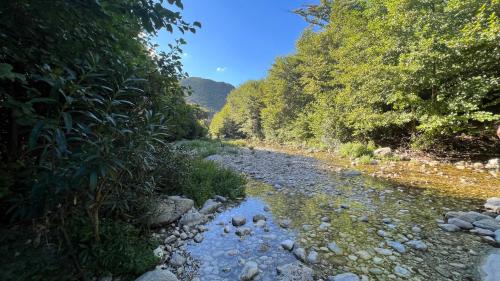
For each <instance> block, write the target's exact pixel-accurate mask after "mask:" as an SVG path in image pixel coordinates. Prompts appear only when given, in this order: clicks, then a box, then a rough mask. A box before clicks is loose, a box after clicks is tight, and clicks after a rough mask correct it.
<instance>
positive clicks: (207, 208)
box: [200, 199, 222, 215]
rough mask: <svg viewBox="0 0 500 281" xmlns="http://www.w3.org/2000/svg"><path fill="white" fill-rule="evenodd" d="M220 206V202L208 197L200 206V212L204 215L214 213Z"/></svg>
mask: <svg viewBox="0 0 500 281" xmlns="http://www.w3.org/2000/svg"><path fill="white" fill-rule="evenodd" d="M220 206H222V203H220V202H217V201H215V200H213V199H208V200H207V201H206V202H205V204H203V207H201V209H200V213H202V214H205V215H206V214H212V213H215V212H216V211H217V209H219V207H220Z"/></svg>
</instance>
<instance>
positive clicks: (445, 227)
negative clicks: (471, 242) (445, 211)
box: [439, 223, 460, 232]
mask: <svg viewBox="0 0 500 281" xmlns="http://www.w3.org/2000/svg"><path fill="white" fill-rule="evenodd" d="M439 227H440V228H441V229H442V230H444V231H448V232H456V231H459V230H460V227H458V226H456V225H454V224H451V223H443V224H439Z"/></svg>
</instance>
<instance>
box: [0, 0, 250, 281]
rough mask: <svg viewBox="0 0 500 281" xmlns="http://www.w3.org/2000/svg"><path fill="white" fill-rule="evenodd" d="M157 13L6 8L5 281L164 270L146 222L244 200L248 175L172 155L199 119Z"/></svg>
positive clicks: (176, 22)
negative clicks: (169, 208)
mask: <svg viewBox="0 0 500 281" xmlns="http://www.w3.org/2000/svg"><path fill="white" fill-rule="evenodd" d="M172 5H176V6H177V8H182V3H181V1H180V0H168V1H165V3H163V5H160V3H156V2H154V1H140V0H137V1H136V0H131V1H121V0H109V1H22V0H21V1H2V2H1V4H0V37H1V38H2V40H1V41H2V46H1V49H0V95H1V96H0V104H1V106H0V116H1V118H0V123H1V131H0V134H1V142H0V157H1V162H0V209H1V212H2V218H1V224H2V226H1V231H0V243H1V246H0V276H1V277H0V279H2V280H94V278H103V277H106V276H116V277H117V278H120V280H133V279H135V278H136V277H137V276H139V275H140V274H142V273H144V272H146V271H148V270H149V269H151V268H153V267H154V266H155V265H156V264H157V263H158V262H159V259H158V258H157V257H156V256H155V255H154V253H153V249H154V248H155V247H156V242H155V240H152V239H151V238H150V237H151V235H150V234H151V233H150V230H149V227H148V225H147V223H144V222H145V219H144V216H145V215H146V214H148V213H149V212H150V211H151V209H152V208H153V207H154V206H156V205H157V204H159V202H161V200H163V198H164V197H165V196H166V195H174V194H178V195H187V196H192V197H193V198H194V199H195V200H196V202H197V203H200V202H201V203H203V201H204V200H205V199H207V198H208V197H211V196H213V195H215V194H220V195H225V196H227V197H229V198H233V197H236V196H241V195H242V194H243V184H244V179H243V178H241V176H239V175H237V174H235V173H233V172H231V171H228V170H226V169H223V168H221V167H218V166H214V165H213V164H212V163H205V162H202V161H201V160H196V159H192V157H190V156H187V155H184V154H180V153H177V152H174V151H173V150H172V149H171V148H170V145H169V143H170V142H172V141H175V140H178V139H181V138H198V137H202V136H203V135H204V134H205V133H206V129H205V128H204V127H203V126H202V124H201V123H200V122H199V121H198V119H199V117H200V115H203V114H202V112H201V111H200V109H199V108H198V107H196V106H192V105H188V104H186V102H185V101H184V90H185V89H183V88H182V87H181V86H180V84H179V80H180V79H181V78H183V77H184V74H183V73H182V65H181V63H180V57H181V56H180V54H181V52H182V50H181V47H182V45H183V44H184V43H185V42H184V40H182V39H178V40H177V45H171V46H170V47H171V50H170V51H169V52H167V53H165V52H156V51H155V46H154V45H153V44H152V43H151V40H150V39H151V38H152V36H154V35H156V34H157V33H158V32H159V31H160V30H162V29H165V30H167V31H170V32H172V31H173V30H174V29H175V30H178V31H181V32H183V33H184V32H196V30H197V29H198V28H200V27H201V24H200V23H198V22H193V23H188V22H185V21H184V20H183V19H182V16H181V14H180V13H178V12H174V10H173V9H170V8H169V7H170V6H172Z"/></svg>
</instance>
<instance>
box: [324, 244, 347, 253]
mask: <svg viewBox="0 0 500 281" xmlns="http://www.w3.org/2000/svg"><path fill="white" fill-rule="evenodd" d="M327 247H328V250H330V251H332V252H334V253H335V254H337V255H342V253H343V252H344V251H343V250H342V248H340V247H339V246H338V245H337V243H335V242H331V243H328V245H327Z"/></svg>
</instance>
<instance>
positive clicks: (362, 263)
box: [141, 148, 500, 281]
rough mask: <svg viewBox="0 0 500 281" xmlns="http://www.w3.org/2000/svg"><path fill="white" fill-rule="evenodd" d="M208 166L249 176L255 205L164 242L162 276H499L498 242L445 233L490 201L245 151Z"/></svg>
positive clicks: (205, 219)
mask: <svg viewBox="0 0 500 281" xmlns="http://www.w3.org/2000/svg"><path fill="white" fill-rule="evenodd" d="M208 159H209V160H211V161H216V162H219V163H221V165H225V166H228V167H231V168H232V169H235V170H237V171H240V172H242V173H244V174H246V175H248V177H249V179H250V182H249V184H248V187H247V195H248V196H247V198H246V199H244V200H242V201H241V202H232V203H228V202H226V201H225V199H224V198H214V200H210V201H209V202H207V203H206V204H205V206H204V207H203V208H202V209H201V210H199V211H197V210H194V209H191V211H190V212H188V213H186V214H184V215H183V216H182V218H181V219H180V221H178V222H177V223H174V224H173V225H172V227H170V228H167V229H164V230H162V231H160V233H158V234H156V235H157V236H158V237H160V238H162V239H164V240H165V243H164V245H161V246H160V247H159V248H158V249H157V251H156V254H157V255H158V256H161V257H162V258H163V260H164V264H163V266H162V267H163V268H166V269H168V270H169V272H171V273H174V274H175V275H176V278H178V279H180V280H335V281H340V280H343V281H346V280H353V281H354V280H415V281H417V280H496V279H494V278H496V276H498V275H495V274H498V269H496V267H498V266H496V267H495V266H494V264H495V261H497V260H498V256H497V255H498V252H492V251H494V249H495V248H494V247H495V246H498V244H496V243H495V241H494V238H493V241H492V240H491V239H488V238H486V239H485V238H484V235H477V234H474V233H473V234H471V233H469V232H464V231H457V232H448V231H444V230H443V229H442V227H443V226H442V225H443V224H445V222H446V223H448V224H449V217H446V214H450V212H456V211H463V212H469V211H477V212H483V211H484V210H483V209H482V205H483V204H484V200H482V199H474V198H466V197H463V196H460V197H457V196H445V195H443V193H441V192H434V191H433V190H432V189H431V190H428V189H415V188H410V187H403V186H397V185H394V184H391V183H389V182H387V181H384V180H380V179H376V178H374V177H370V176H365V175H362V174H361V173H360V172H358V171H356V170H352V169H343V168H339V167H336V166H332V165H331V163H327V162H325V161H321V160H318V159H316V158H313V157H308V156H301V155H291V154H287V153H282V152H278V151H272V150H266V149H247V148H241V149H238V150H237V151H232V153H224V154H220V155H212V156H209V157H208ZM499 193H500V191H499ZM455 214H456V213H455ZM490 217H491V218H493V220H494V217H493V216H491V215H490ZM483 219H484V218H483ZM445 220H446V221H445ZM452 222H453V221H452ZM489 237H492V236H491V235H490V236H489ZM488 253H492V254H490V255H488ZM150 274H151V273H150ZM144 280H148V279H144ZM164 280H174V279H164ZM141 281H142V280H141Z"/></svg>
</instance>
